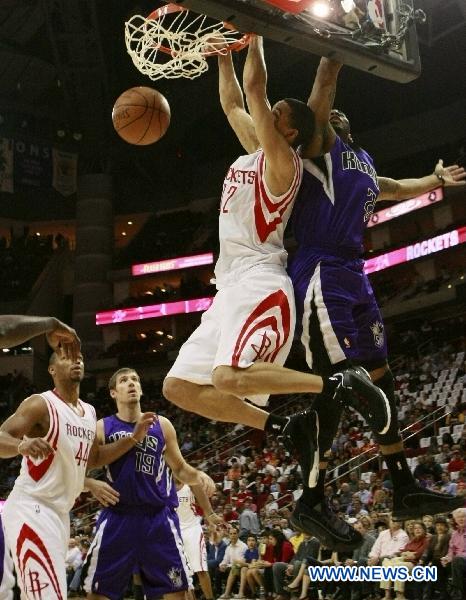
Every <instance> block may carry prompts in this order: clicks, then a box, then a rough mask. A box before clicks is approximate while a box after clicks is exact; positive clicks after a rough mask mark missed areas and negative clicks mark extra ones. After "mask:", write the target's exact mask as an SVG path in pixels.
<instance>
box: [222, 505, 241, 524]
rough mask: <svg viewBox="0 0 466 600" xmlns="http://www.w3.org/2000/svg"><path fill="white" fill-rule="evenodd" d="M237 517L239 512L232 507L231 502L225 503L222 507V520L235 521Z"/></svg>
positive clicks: (226, 521)
mask: <svg viewBox="0 0 466 600" xmlns="http://www.w3.org/2000/svg"><path fill="white" fill-rule="evenodd" d="M238 519H239V514H238V513H237V512H236V510H234V509H233V506H232V505H231V504H225V508H224V509H223V520H224V521H225V523H229V522H230V521H237V520H238Z"/></svg>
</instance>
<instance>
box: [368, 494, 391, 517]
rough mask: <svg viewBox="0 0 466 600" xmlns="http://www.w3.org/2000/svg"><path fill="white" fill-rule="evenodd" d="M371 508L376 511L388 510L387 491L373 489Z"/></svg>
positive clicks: (383, 511)
mask: <svg viewBox="0 0 466 600" xmlns="http://www.w3.org/2000/svg"><path fill="white" fill-rule="evenodd" d="M371 510H372V511H374V512H376V513H385V512H387V510H388V501H387V492H386V491H385V490H383V489H379V490H375V491H374V495H373V499H372V504H371Z"/></svg>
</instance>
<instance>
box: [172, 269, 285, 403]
mask: <svg viewBox="0 0 466 600" xmlns="http://www.w3.org/2000/svg"><path fill="white" fill-rule="evenodd" d="M295 321H296V315H295V303H294V293H293V286H292V284H291V281H290V279H289V277H288V275H287V274H286V272H285V270H284V269H283V268H282V267H279V266H275V265H268V266H266V267H258V268H255V269H251V270H250V271H247V272H246V273H245V274H242V275H241V277H240V278H238V280H237V281H236V282H235V283H234V284H232V285H229V286H225V287H222V288H221V289H220V290H219V291H218V292H217V295H216V296H215V298H214V301H213V303H212V305H211V306H210V308H209V309H208V310H207V311H206V312H205V313H204V314H203V315H202V320H201V324H200V325H199V327H198V328H197V329H196V330H195V331H194V332H193V333H192V334H191V336H190V337H189V339H188V340H187V341H186V342H185V343H184V344H183V346H182V347H181V349H180V352H179V354H178V357H177V359H176V361H175V363H174V364H173V366H172V368H171V369H170V371H169V373H168V374H167V377H177V378H179V379H183V380H185V381H191V382H192V383H197V384H199V385H212V372H213V370H214V369H215V368H216V367H219V366H233V367H240V368H247V367H250V366H251V365H253V364H254V363H255V362H273V363H275V364H278V365H283V364H284V362H285V360H286V358H287V356H288V354H289V352H290V349H291V343H292V341H293V335H294V329H295ZM268 398H269V395H268V394H267V395H265V394H264V395H256V396H251V397H248V400H251V401H252V402H254V404H257V405H258V406H265V405H266V404H267V401H268Z"/></svg>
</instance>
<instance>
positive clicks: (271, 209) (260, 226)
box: [254, 152, 302, 243]
mask: <svg viewBox="0 0 466 600" xmlns="http://www.w3.org/2000/svg"><path fill="white" fill-rule="evenodd" d="M299 160H300V159H298V156H297V154H296V153H295V152H293V162H294V164H295V175H294V178H293V181H292V183H291V186H290V189H289V191H288V192H286V194H285V195H284V196H283V198H281V200H279V201H278V202H274V201H273V199H272V197H270V196H269V193H268V192H267V189H266V187H265V185H264V165H265V154H264V153H263V152H262V153H261V154H260V156H259V159H258V168H257V177H256V178H255V182H254V193H255V201H254V218H255V222H256V231H257V234H258V236H259V239H260V241H261V242H262V243H264V242H265V241H266V239H267V238H268V237H269V235H270V234H271V233H272V232H273V231H275V230H276V229H277V226H278V225H280V223H281V222H282V216H283V213H284V212H285V211H286V209H287V208H288V206H289V205H290V204H291V202H293V200H294V199H295V197H296V192H297V190H298V187H299V185H300V184H301V174H302V168H301V164H300V162H299ZM264 209H265V210H264ZM266 212H267V213H268V216H270V217H271V216H272V215H273V214H276V213H277V212H278V215H277V216H276V217H275V218H274V219H273V220H272V221H268V219H267V215H266V214H265V213H266Z"/></svg>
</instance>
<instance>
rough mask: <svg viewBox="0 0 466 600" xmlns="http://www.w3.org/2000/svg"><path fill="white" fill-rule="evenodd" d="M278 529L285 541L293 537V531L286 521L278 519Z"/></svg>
mask: <svg viewBox="0 0 466 600" xmlns="http://www.w3.org/2000/svg"><path fill="white" fill-rule="evenodd" d="M280 512H281V511H280ZM280 527H281V530H282V532H283V534H284V536H285V537H286V539H287V540H289V539H290V538H291V536H292V535H294V531H293V530H292V529H291V528H290V524H289V521H288V519H280Z"/></svg>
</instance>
